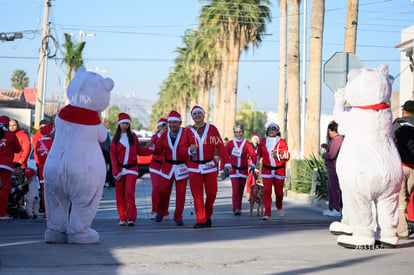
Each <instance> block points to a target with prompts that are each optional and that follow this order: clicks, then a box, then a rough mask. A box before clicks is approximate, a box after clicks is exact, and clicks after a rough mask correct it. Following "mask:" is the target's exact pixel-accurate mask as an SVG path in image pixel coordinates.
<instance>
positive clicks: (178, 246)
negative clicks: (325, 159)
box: [0, 175, 414, 275]
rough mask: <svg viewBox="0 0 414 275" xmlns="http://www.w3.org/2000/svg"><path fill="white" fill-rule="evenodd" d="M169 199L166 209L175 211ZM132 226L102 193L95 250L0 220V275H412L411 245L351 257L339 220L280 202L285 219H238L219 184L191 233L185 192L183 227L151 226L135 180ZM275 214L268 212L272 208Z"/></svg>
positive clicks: (147, 196)
mask: <svg viewBox="0 0 414 275" xmlns="http://www.w3.org/2000/svg"><path fill="white" fill-rule="evenodd" d="M174 202H175V196H174V194H173V195H172V199H171V203H170V216H171V217H172V215H173V211H174ZM136 204H137V209H138V220H137V223H136V226H134V227H120V226H118V216H117V212H116V206H115V190H114V189H107V188H105V189H104V196H103V198H102V201H101V205H100V209H99V211H98V213H97V215H96V218H95V220H94V222H93V225H92V227H93V228H94V229H96V230H97V231H98V232H99V233H100V243H99V244H95V245H71V244H46V243H45V242H44V241H43V234H44V231H45V229H46V223H45V220H43V219H38V220H5V221H0V274H32V275H35V274H335V275H340V274H347V275H348V274H393V273H394V274H411V273H412V272H413V267H414V264H413V256H414V241H413V240H407V241H402V242H401V244H400V245H399V247H398V248H396V249H376V250H355V249H345V248H342V247H340V246H338V245H337V244H336V237H335V236H333V235H331V234H330V233H329V231H328V227H329V224H330V222H332V221H334V220H337V219H338V218H329V217H325V216H323V215H322V214H321V213H322V209H321V208H318V207H316V206H312V205H309V204H306V203H304V202H302V201H297V200H292V199H289V198H286V199H285V201H284V208H285V214H286V216H285V217H278V216H277V213H276V209H275V208H273V217H272V218H273V219H272V220H271V221H262V220H261V219H260V217H257V216H253V217H249V216H248V215H247V210H248V202H247V200H245V202H244V205H243V213H242V215H241V216H234V215H233V214H232V211H231V210H232V207H231V185H230V182H229V180H225V181H219V191H218V195H217V199H216V203H215V208H214V214H213V217H212V221H213V227H211V228H205V229H193V224H194V223H195V216H194V215H192V212H193V207H192V200H191V194H190V191H189V189H188V190H187V201H186V207H185V210H184V223H185V224H184V226H182V227H178V226H176V225H175V223H174V222H173V220H172V219H170V220H169V221H163V222H161V223H156V222H155V221H151V220H149V216H150V213H151V184H150V180H149V176H148V175H145V176H144V177H143V178H141V179H139V180H138V181H137V185H136ZM273 207H274V205H273Z"/></svg>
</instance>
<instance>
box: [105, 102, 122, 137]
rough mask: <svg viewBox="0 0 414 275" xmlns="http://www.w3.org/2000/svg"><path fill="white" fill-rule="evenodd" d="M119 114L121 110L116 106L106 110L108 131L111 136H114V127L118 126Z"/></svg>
mask: <svg viewBox="0 0 414 275" xmlns="http://www.w3.org/2000/svg"><path fill="white" fill-rule="evenodd" d="M120 112H121V108H119V107H118V106H115V105H114V106H111V107H109V109H108V118H107V119H108V126H107V127H108V130H109V132H110V133H111V136H113V135H114V134H115V131H116V127H117V126H118V115H119V113H120Z"/></svg>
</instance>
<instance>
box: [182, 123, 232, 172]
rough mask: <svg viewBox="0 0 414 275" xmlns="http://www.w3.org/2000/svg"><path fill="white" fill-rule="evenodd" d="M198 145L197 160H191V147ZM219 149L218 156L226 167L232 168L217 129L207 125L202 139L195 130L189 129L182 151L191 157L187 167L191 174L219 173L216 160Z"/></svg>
mask: <svg viewBox="0 0 414 275" xmlns="http://www.w3.org/2000/svg"><path fill="white" fill-rule="evenodd" d="M191 144H196V145H197V158H198V159H197V160H196V161H193V160H191V159H190V156H191V152H190V148H189V147H190V145H191ZM216 147H217V151H218V154H219V156H220V158H221V161H222V162H223V163H224V164H225V166H231V164H230V161H229V156H228V155H227V153H226V148H225V147H224V144H223V140H222V139H221V136H220V133H219V132H218V130H217V128H216V127H215V126H214V125H212V124H208V123H206V125H205V129H204V132H203V135H202V136H201V137H200V136H199V135H198V133H197V131H196V130H195V129H194V128H190V129H187V130H186V131H184V135H183V146H182V147H181V150H183V153H187V155H188V156H189V157H188V159H187V166H188V170H189V171H190V172H198V173H202V174H206V173H212V172H216V171H217V168H216V167H217V164H216V160H215V159H214V154H215V149H216Z"/></svg>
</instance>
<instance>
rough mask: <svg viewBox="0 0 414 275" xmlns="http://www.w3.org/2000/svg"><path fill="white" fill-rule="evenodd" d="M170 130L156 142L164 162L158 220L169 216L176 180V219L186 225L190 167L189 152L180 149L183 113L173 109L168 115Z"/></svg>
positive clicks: (156, 151)
mask: <svg viewBox="0 0 414 275" xmlns="http://www.w3.org/2000/svg"><path fill="white" fill-rule="evenodd" d="M168 126H169V130H168V131H167V132H165V133H163V134H162V135H161V137H160V138H159V139H158V141H157V143H156V144H155V153H156V154H157V153H162V154H163V156H164V164H163V166H162V169H161V176H162V180H161V184H160V187H159V194H158V195H159V203H158V215H157V217H156V219H155V221H156V222H161V221H162V220H163V217H164V216H168V206H169V201H170V196H171V190H172V185H173V183H174V182H175V194H176V203H175V212H174V221H175V223H176V224H177V225H178V226H182V225H184V222H183V210H184V203H185V193H186V190H187V178H188V169H187V165H186V160H187V158H188V154H187V153H186V152H185V151H184V152H183V150H180V148H181V147H182V146H183V145H182V137H183V133H184V132H185V130H184V129H183V128H182V127H181V115H180V114H179V113H178V112H176V111H171V112H170V114H169V115H168Z"/></svg>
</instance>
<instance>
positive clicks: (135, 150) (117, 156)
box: [111, 133, 152, 177]
mask: <svg viewBox="0 0 414 275" xmlns="http://www.w3.org/2000/svg"><path fill="white" fill-rule="evenodd" d="M132 134H133V135H134V139H135V144H133V145H131V144H127V145H126V146H125V145H124V144H122V143H121V141H120V142H118V144H116V143H115V140H114V139H112V141H111V164H112V175H113V176H114V177H117V176H122V175H125V174H134V175H138V162H137V155H140V156H149V155H151V153H152V150H150V149H149V148H141V146H140V145H139V140H138V138H137V136H136V135H135V134H134V133H132Z"/></svg>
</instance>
